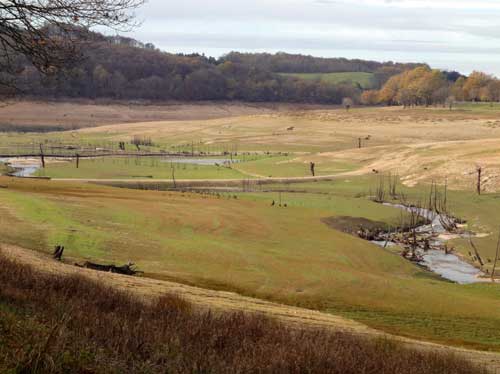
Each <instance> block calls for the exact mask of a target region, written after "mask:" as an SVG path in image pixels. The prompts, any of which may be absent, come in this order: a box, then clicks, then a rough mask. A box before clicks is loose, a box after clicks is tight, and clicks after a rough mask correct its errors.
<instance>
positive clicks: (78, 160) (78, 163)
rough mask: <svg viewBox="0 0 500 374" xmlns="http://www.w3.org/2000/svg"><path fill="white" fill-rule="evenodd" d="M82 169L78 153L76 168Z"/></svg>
mask: <svg viewBox="0 0 500 374" xmlns="http://www.w3.org/2000/svg"><path fill="white" fill-rule="evenodd" d="M79 167H80V155H79V154H78V153H77V154H76V168H77V169H78V168H79Z"/></svg>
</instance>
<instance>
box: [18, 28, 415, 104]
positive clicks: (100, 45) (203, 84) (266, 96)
mask: <svg viewBox="0 0 500 374" xmlns="http://www.w3.org/2000/svg"><path fill="white" fill-rule="evenodd" d="M90 39H91V40H90V41H86V45H85V47H84V48H82V53H83V55H84V59H83V60H81V61H80V62H78V63H76V64H74V65H73V66H71V67H67V68H66V69H63V70H60V71H59V72H58V73H56V74H49V75H45V74H41V73H40V72H39V69H36V68H35V67H33V66H32V65H30V64H29V63H28V62H27V61H26V63H24V64H22V65H21V66H20V68H19V69H17V71H18V74H17V75H16V84H15V85H16V86H17V87H19V88H21V90H22V92H24V93H26V94H28V95H32V96H38V97H78V98H112V99H126V100H134V99H144V100H185V101H200V100H241V101H251V102H311V103H331V104H341V103H342V100H343V99H344V98H346V97H350V98H353V99H354V100H355V101H357V100H358V99H359V97H360V95H361V93H362V88H361V86H360V85H359V84H357V83H353V82H349V81H346V82H342V83H331V82H327V81H325V80H321V79H317V80H306V79H301V78H297V77H291V76H284V75H281V74H279V73H326V72H372V73H374V77H375V78H374V79H375V81H376V82H375V84H376V87H381V85H382V84H383V83H385V81H386V80H387V79H389V78H390V77H391V76H392V75H394V74H398V73H401V72H402V71H404V70H406V69H410V68H413V67H415V66H417V65H415V64H396V63H392V62H389V63H378V62H373V61H362V60H347V59H342V58H335V59H334V58H329V59H326V58H315V57H311V56H302V55H290V54H286V53H277V54H265V53H262V54H244V53H236V52H232V53H229V54H227V55H225V56H223V57H221V58H219V59H215V58H213V57H206V56H204V55H199V54H192V55H180V54H170V53H165V52H162V51H159V50H158V49H156V48H155V46H154V45H152V44H150V43H147V44H143V43H141V42H138V41H136V40H134V39H130V38H125V37H119V36H114V37H106V36H103V35H101V34H98V33H92V34H91V37H90Z"/></svg>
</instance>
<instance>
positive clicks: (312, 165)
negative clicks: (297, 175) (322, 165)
mask: <svg viewBox="0 0 500 374" xmlns="http://www.w3.org/2000/svg"><path fill="white" fill-rule="evenodd" d="M315 167H316V165H315V164H314V162H311V174H312V176H313V177H315V176H316V173H315V170H314V169H315Z"/></svg>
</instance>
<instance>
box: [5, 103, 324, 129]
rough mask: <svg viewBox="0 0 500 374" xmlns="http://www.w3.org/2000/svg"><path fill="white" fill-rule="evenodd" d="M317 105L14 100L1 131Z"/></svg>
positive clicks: (193, 117)
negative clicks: (3, 129) (3, 128)
mask: <svg viewBox="0 0 500 374" xmlns="http://www.w3.org/2000/svg"><path fill="white" fill-rule="evenodd" d="M316 108H324V106H316V105H311V106H307V105H291V104H265V103H264V104H260V103H259V104H251V103H238V102H235V103H232V102H227V103H226V102H220V103H213V102H202V103H196V102H195V103H181V102H167V103H156V104H154V103H146V102H144V103H141V102H131V103H127V102H113V101H111V102H104V101H91V100H74V101H64V102H59V101H48V102H47V101H28V100H26V101H24V100H13V101H11V102H7V103H6V104H5V105H3V106H0V130H2V127H5V130H7V131H15V130H16V129H17V130H19V131H23V130H24V131H33V130H32V129H37V128H38V129H39V130H43V129H44V127H46V128H47V129H48V130H50V131H59V130H65V129H66V130H70V129H78V128H84V127H94V126H101V125H110V124H119V123H131V122H149V121H187V120H208V119H217V118H226V117H235V116H248V115H257V114H270V113H277V112H282V111H285V112H287V111H294V110H304V109H316ZM30 129H31V130H30Z"/></svg>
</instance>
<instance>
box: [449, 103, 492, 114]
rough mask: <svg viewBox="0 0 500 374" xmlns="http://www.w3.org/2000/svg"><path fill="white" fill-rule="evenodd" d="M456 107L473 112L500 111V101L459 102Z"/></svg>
mask: <svg viewBox="0 0 500 374" xmlns="http://www.w3.org/2000/svg"><path fill="white" fill-rule="evenodd" d="M455 108H456V109H461V110H467V111H473V112H497V111H500V103H494V102H491V103H457V104H456V105H455Z"/></svg>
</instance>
